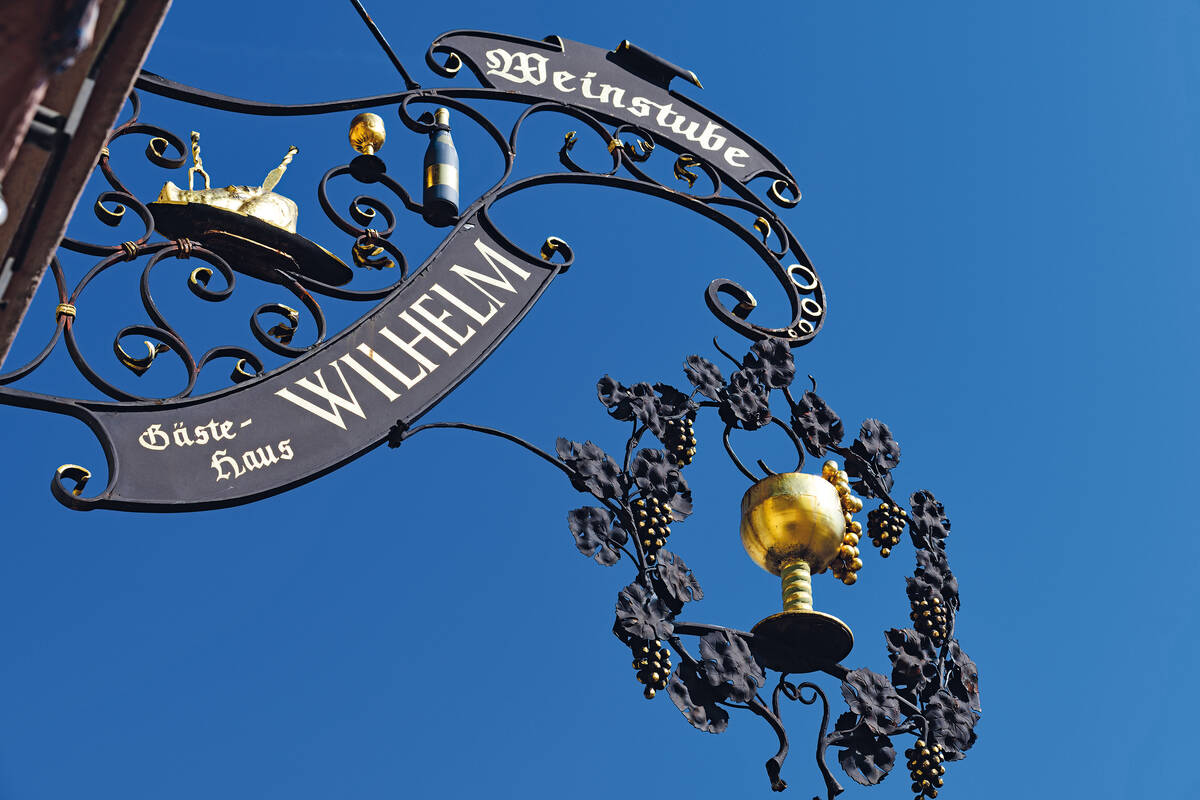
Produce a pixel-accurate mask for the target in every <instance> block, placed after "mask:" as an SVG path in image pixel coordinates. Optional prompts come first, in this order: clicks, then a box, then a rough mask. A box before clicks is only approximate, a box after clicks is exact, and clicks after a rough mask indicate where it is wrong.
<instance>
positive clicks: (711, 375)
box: [683, 355, 725, 403]
mask: <svg viewBox="0 0 1200 800" xmlns="http://www.w3.org/2000/svg"><path fill="white" fill-rule="evenodd" d="M683 374H684V375H686V376H687V379H688V380H689V381H691V383H692V385H693V386H695V387H696V390H697V391H698V392H700V394H702V395H704V396H705V397H707V398H708V399H709V400H715V401H717V402H718V403H719V402H721V395H722V393H723V392H724V391H725V378H724V376H722V375H721V370H720V369H719V368H718V367H717V365H716V364H714V363H712V362H711V361H709V360H708V359H707V358H704V357H703V356H694V355H693V356H688V357H687V360H686V361H685V362H684V367H683Z"/></svg>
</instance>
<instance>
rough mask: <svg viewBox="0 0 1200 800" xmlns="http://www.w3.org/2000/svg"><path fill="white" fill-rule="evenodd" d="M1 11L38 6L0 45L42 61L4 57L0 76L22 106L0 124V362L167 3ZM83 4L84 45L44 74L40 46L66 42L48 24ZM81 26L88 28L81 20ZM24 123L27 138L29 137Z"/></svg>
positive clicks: (1, 98)
mask: <svg viewBox="0 0 1200 800" xmlns="http://www.w3.org/2000/svg"><path fill="white" fill-rule="evenodd" d="M0 5H3V8H0V11H4V10H7V7H8V6H13V7H14V8H17V7H20V6H22V5H24V6H28V7H40V8H41V9H42V10H41V13H40V17H41V19H38V16H39V15H34V16H32V17H28V16H27V17H24V18H16V23H15V24H11V25H10V24H8V23H7V22H6V23H5V24H4V25H3V26H0V43H3V42H6V41H12V42H17V43H22V42H23V43H25V45H24V46H26V47H29V46H34V47H41V48H42V49H43V53H42V56H41V58H40V59H35V58H23V59H21V60H17V59H13V60H8V57H7V55H6V64H5V67H4V72H3V73H0V106H4V107H6V108H13V107H14V106H17V105H20V106H21V110H20V113H19V114H17V113H13V114H10V115H8V116H7V117H5V118H0V180H3V193H4V198H5V201H6V203H7V205H8V219H7V220H6V221H4V222H2V223H0V253H3V255H2V256H0V364H3V362H4V358H5V356H6V355H7V354H8V351H9V348H10V347H11V346H12V342H13V339H14V338H15V337H16V333H17V330H18V328H19V327H20V325H21V322H22V321H23V319H24V317H25V312H26V311H27V310H28V308H29V304H30V302H32V300H33V296H34V293H35V292H36V291H37V288H38V285H39V284H40V283H41V279H42V276H43V275H44V274H45V271H46V267H47V265H48V264H49V263H50V259H51V258H52V257H53V255H54V253H55V251H56V250H57V249H58V245H59V242H60V241H62V237H63V235H64V233H66V229H67V222H68V221H69V220H70V218H71V215H72V214H73V213H74V211H75V207H76V204H77V203H78V202H79V198H80V196H81V195H82V193H83V189H84V186H85V185H86V184H87V181H88V178H89V177H91V174H92V169H93V168H94V167H95V164H96V159H97V158H98V157H99V154H100V149H101V148H102V147H103V146H104V142H105V140H106V139H107V138H108V134H109V132H110V131H111V130H112V128H113V125H114V124H115V123H116V120H117V117H118V115H119V114H120V112H121V108H122V107H123V106H124V104H125V98H126V97H127V96H128V94H129V92H130V90H131V89H132V88H133V82H134V80H135V79H136V78H137V75H138V72H139V70H141V67H142V64H143V63H144V62H145V59H146V54H147V53H148V52H149V50H150V45H151V44H152V43H153V41H154V37H155V36H156V35H157V33H158V29H159V27H160V26H161V25H162V21H163V18H164V17H165V16H166V13H167V9H168V7H169V6H170V0H59V2H58V3H57V7H58V8H57V11H56V13H55V14H47V13H46V11H45V6H42V5H41V4H36V3H33V4H31V3H27V2H25V0H16V2H13V1H12V0H7V2H4V3H3V4H0ZM83 6H95V7H96V11H97V17H96V21H95V29H94V30H95V35H94V36H93V37H92V41H91V44H90V45H88V46H87V48H86V49H85V50H83V52H82V53H80V54H79V56H78V58H77V59H76V60H75V64H74V66H72V67H71V68H69V69H67V70H66V71H64V72H61V73H60V74H58V75H53V76H50V74H49V73H50V72H51V71H52V70H47V69H46V67H45V65H46V63H47V61H48V57H47V56H46V53H45V49H46V45H45V43H46V42H47V41H49V42H61V41H62V36H63V35H65V36H66V37H67V44H68V45H69V43H70V42H69V39H70V35H71V31H70V30H68V31H66V33H65V34H63V33H62V32H59V34H58V38H56V35H55V33H54V31H53V28H54V25H55V23H56V22H57V23H62V22H63V21H64V19H65V20H66V21H68V22H74V20H75V19H76V18H77V17H80V15H79V14H78V12H79V11H80V9H81V7H83ZM84 10H86V9H84ZM67 12H72V13H74V16H69V15H68V14H67ZM64 15H65V16H64ZM47 18H49V20H48V19H47ZM82 19H83V21H85V22H86V21H87V20H86V17H82ZM48 29H49V30H50V34H49V37H50V38H49V39H47V38H46V37H47V30H48ZM51 63H52V61H51ZM39 70H41V75H40V76H39V72H38V71H39ZM39 77H40V80H39ZM47 78H48V80H47ZM22 92H24V94H22ZM31 101H32V105H30V103H31ZM39 106H40V107H41V109H42V110H43V112H42V113H43V116H45V117H47V118H49V119H50V120H51V123H50V125H49V126H41V127H42V128H43V129H44V128H46V127H49V128H50V129H51V130H50V131H49V132H48V133H47V135H44V136H38V135H37V134H38V128H39V126H38V123H37V121H36V120H35V119H34V112H37V111H38V107H39ZM14 120H15V122H14ZM31 122H32V124H33V127H34V132H33V133H34V135H27V131H28V130H29V128H30V124H31ZM55 128H57V130H54V129H55ZM13 137H18V138H16V141H17V142H21V143H20V144H19V149H17V151H16V158H15V161H13V163H12V167H11V169H8V165H7V164H5V163H4V160H3V159H4V158H5V154H6V153H7V154H8V159H9V160H10V161H12V157H11V151H12V145H13V141H12V139H13ZM6 169H7V174H5V170H6Z"/></svg>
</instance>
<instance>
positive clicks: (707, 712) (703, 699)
mask: <svg viewBox="0 0 1200 800" xmlns="http://www.w3.org/2000/svg"><path fill="white" fill-rule="evenodd" d="M667 693H668V694H669V695H671V701H672V702H674V703H675V707H676V708H678V709H679V712H680V713H681V714H683V716H684V719H686V720H687V721H688V722H690V723H691V724H692V727H694V728H696V729H698V730H702V731H704V732H705V733H721V732H722V731H724V730H725V728H727V727H728V726H729V712H728V711H726V710H725V709H724V708H722V707H721V706H719V705H717V697H716V696H715V695H714V694H713V691H712V689H710V688H709V687H708V686H707V685H706V684H705V682H704V681H703V680H701V678H700V676H699V675H698V674H697V673H696V671H695V669H693V668H692V667H690V666H689V665H688V664H686V663H683V664H680V665H679V667H678V669H676V670H675V674H674V675H672V676H671V680H670V682H669V683H668V684H667Z"/></svg>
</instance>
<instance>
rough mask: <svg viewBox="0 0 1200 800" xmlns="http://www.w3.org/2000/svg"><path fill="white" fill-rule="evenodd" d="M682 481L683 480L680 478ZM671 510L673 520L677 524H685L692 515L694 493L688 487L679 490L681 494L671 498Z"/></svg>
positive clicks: (669, 504)
mask: <svg viewBox="0 0 1200 800" xmlns="http://www.w3.org/2000/svg"><path fill="white" fill-rule="evenodd" d="M680 480H682V478H680ZM667 505H668V506H670V508H671V519H673V520H675V521H676V522H683V521H684V520H685V519H687V518H688V517H690V516H691V515H692V492H691V490H690V489H688V488H687V486H686V485H684V486H682V487H681V488H680V489H679V493H678V494H676V495H675V496H674V497H672V498H671V500H670V502H668V503H667Z"/></svg>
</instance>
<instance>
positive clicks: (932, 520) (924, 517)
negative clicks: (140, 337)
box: [909, 490, 950, 550]
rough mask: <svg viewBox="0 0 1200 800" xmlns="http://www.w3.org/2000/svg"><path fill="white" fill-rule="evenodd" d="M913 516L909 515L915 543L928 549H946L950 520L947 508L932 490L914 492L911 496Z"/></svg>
mask: <svg viewBox="0 0 1200 800" xmlns="http://www.w3.org/2000/svg"><path fill="white" fill-rule="evenodd" d="M909 502H910V503H911V509H912V516H910V517H909V529H910V530H911V534H910V536H911V537H912V540H913V544H914V545H916V546H917V547H921V548H926V549H937V550H941V549H944V548H945V546H946V537H947V536H949V535H950V520H949V519H947V518H946V509H945V508H943V507H942V504H941V503H939V502H938V501H937V498H936V497H934V496H933V493H932V492H927V491H925V490H921V491H919V492H913V494H912V497H910V498H909Z"/></svg>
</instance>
